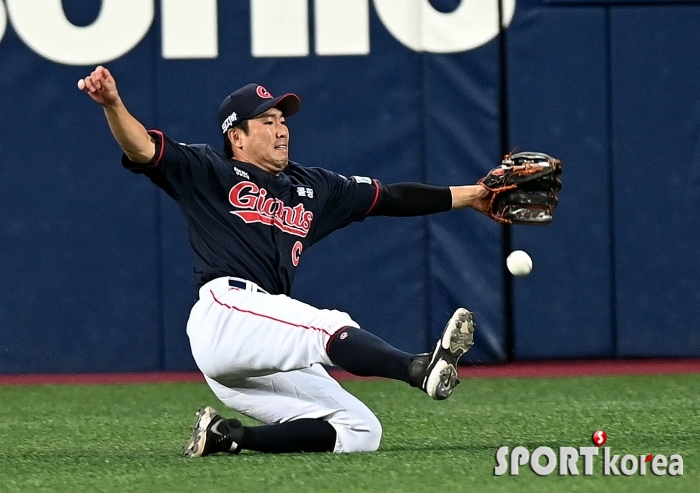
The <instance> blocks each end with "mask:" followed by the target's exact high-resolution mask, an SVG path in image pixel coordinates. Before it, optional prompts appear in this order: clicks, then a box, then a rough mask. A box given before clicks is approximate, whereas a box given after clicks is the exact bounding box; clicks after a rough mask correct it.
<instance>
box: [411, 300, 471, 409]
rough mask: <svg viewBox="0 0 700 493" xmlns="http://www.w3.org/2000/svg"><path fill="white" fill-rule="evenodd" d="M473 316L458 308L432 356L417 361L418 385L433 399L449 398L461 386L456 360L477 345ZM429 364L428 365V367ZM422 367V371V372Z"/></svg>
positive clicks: (420, 356)
mask: <svg viewBox="0 0 700 493" xmlns="http://www.w3.org/2000/svg"><path fill="white" fill-rule="evenodd" d="M475 329H476V325H475V324H474V315H473V314H472V312H470V311H469V310H467V309H466V308H458V309H457V311H455V312H454V314H453V315H452V318H450V320H449V321H448V322H447V325H446V326H445V331H444V332H443V334H442V337H441V338H440V340H439V341H438V343H437V344H436V345H435V349H433V351H432V352H431V353H429V354H425V355H419V356H418V357H416V358H415V359H414V363H412V366H415V369H414V370H413V371H421V373H423V374H422V377H423V378H422V381H420V379H419V381H418V382H416V383H417V384H418V385H417V386H419V387H420V388H422V389H423V390H424V391H425V392H426V393H427V394H428V395H429V396H430V397H432V398H433V399H436V400H443V399H447V398H448V397H449V396H450V395H451V394H452V391H453V390H454V388H455V386H456V385H457V384H458V383H459V379H458V378H457V361H458V360H459V358H460V357H461V356H462V355H463V354H464V353H466V352H467V351H469V348H470V347H472V346H473V345H474V330H475ZM426 363H427V365H426ZM419 367H422V368H420V370H419Z"/></svg>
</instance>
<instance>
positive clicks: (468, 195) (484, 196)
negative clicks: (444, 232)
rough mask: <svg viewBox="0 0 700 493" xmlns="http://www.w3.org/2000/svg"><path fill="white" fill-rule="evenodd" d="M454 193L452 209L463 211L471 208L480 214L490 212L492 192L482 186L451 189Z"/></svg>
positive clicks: (464, 186)
mask: <svg viewBox="0 0 700 493" xmlns="http://www.w3.org/2000/svg"><path fill="white" fill-rule="evenodd" d="M450 192H452V208H453V209H463V208H465V207H471V208H472V209H474V210H477V211H479V212H483V213H486V211H488V210H489V204H490V199H491V192H490V191H489V190H487V189H486V187H483V186H481V185H463V186H459V187H450Z"/></svg>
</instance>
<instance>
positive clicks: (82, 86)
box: [78, 79, 85, 91]
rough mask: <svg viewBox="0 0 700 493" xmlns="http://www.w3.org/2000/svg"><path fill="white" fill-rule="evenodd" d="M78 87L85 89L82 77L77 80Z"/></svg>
mask: <svg viewBox="0 0 700 493" xmlns="http://www.w3.org/2000/svg"><path fill="white" fill-rule="evenodd" d="M78 89H80V90H81V91H82V90H83V89H85V81H84V80H83V79H80V80H79V81H78Z"/></svg>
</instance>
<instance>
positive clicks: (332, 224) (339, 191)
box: [314, 170, 381, 241]
mask: <svg viewBox="0 0 700 493" xmlns="http://www.w3.org/2000/svg"><path fill="white" fill-rule="evenodd" d="M321 172H322V173H323V174H324V175H325V176H323V179H324V181H325V182H326V185H327V187H328V195H327V200H326V202H325V204H324V206H323V209H322V210H321V214H320V218H319V222H318V225H317V228H316V232H315V234H314V241H318V240H320V239H321V238H323V237H325V236H327V235H329V234H330V233H332V232H333V231H335V230H337V229H340V228H344V227H345V226H347V225H348V224H350V223H352V222H355V221H362V220H363V219H365V218H366V217H367V216H368V215H369V214H370V213H371V212H372V210H373V209H374V208H375V207H376V206H377V204H378V203H379V200H380V196H381V184H380V183H379V181H378V180H374V179H371V178H368V177H364V176H351V177H350V178H346V177H344V176H342V175H339V174H337V173H333V172H331V171H328V170H322V171H321Z"/></svg>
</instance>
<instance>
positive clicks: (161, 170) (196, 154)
mask: <svg viewBox="0 0 700 493" xmlns="http://www.w3.org/2000/svg"><path fill="white" fill-rule="evenodd" d="M148 133H149V134H150V135H151V136H152V137H153V138H154V139H155V141H156V153H155V156H153V159H152V160H151V161H150V162H148V163H135V162H133V161H131V160H129V158H128V157H126V155H122V165H123V166H124V167H125V168H126V169H128V170H130V171H131V172H133V173H138V174H144V175H146V176H147V177H148V178H150V180H151V181H152V182H153V183H154V184H156V185H157V186H158V187H160V188H162V189H163V190H164V191H165V192H166V193H167V194H168V195H170V196H171V197H173V198H174V199H175V200H177V199H179V198H180V197H182V196H183V195H186V194H187V193H188V192H189V191H190V190H191V189H192V186H193V183H194V180H193V177H194V175H195V174H196V173H198V172H201V170H202V169H203V168H204V152H203V150H202V149H201V147H202V146H190V145H185V144H180V143H178V142H175V141H174V140H172V139H170V138H168V137H167V136H166V135H165V134H163V132H161V131H159V130H149V132H148Z"/></svg>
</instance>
